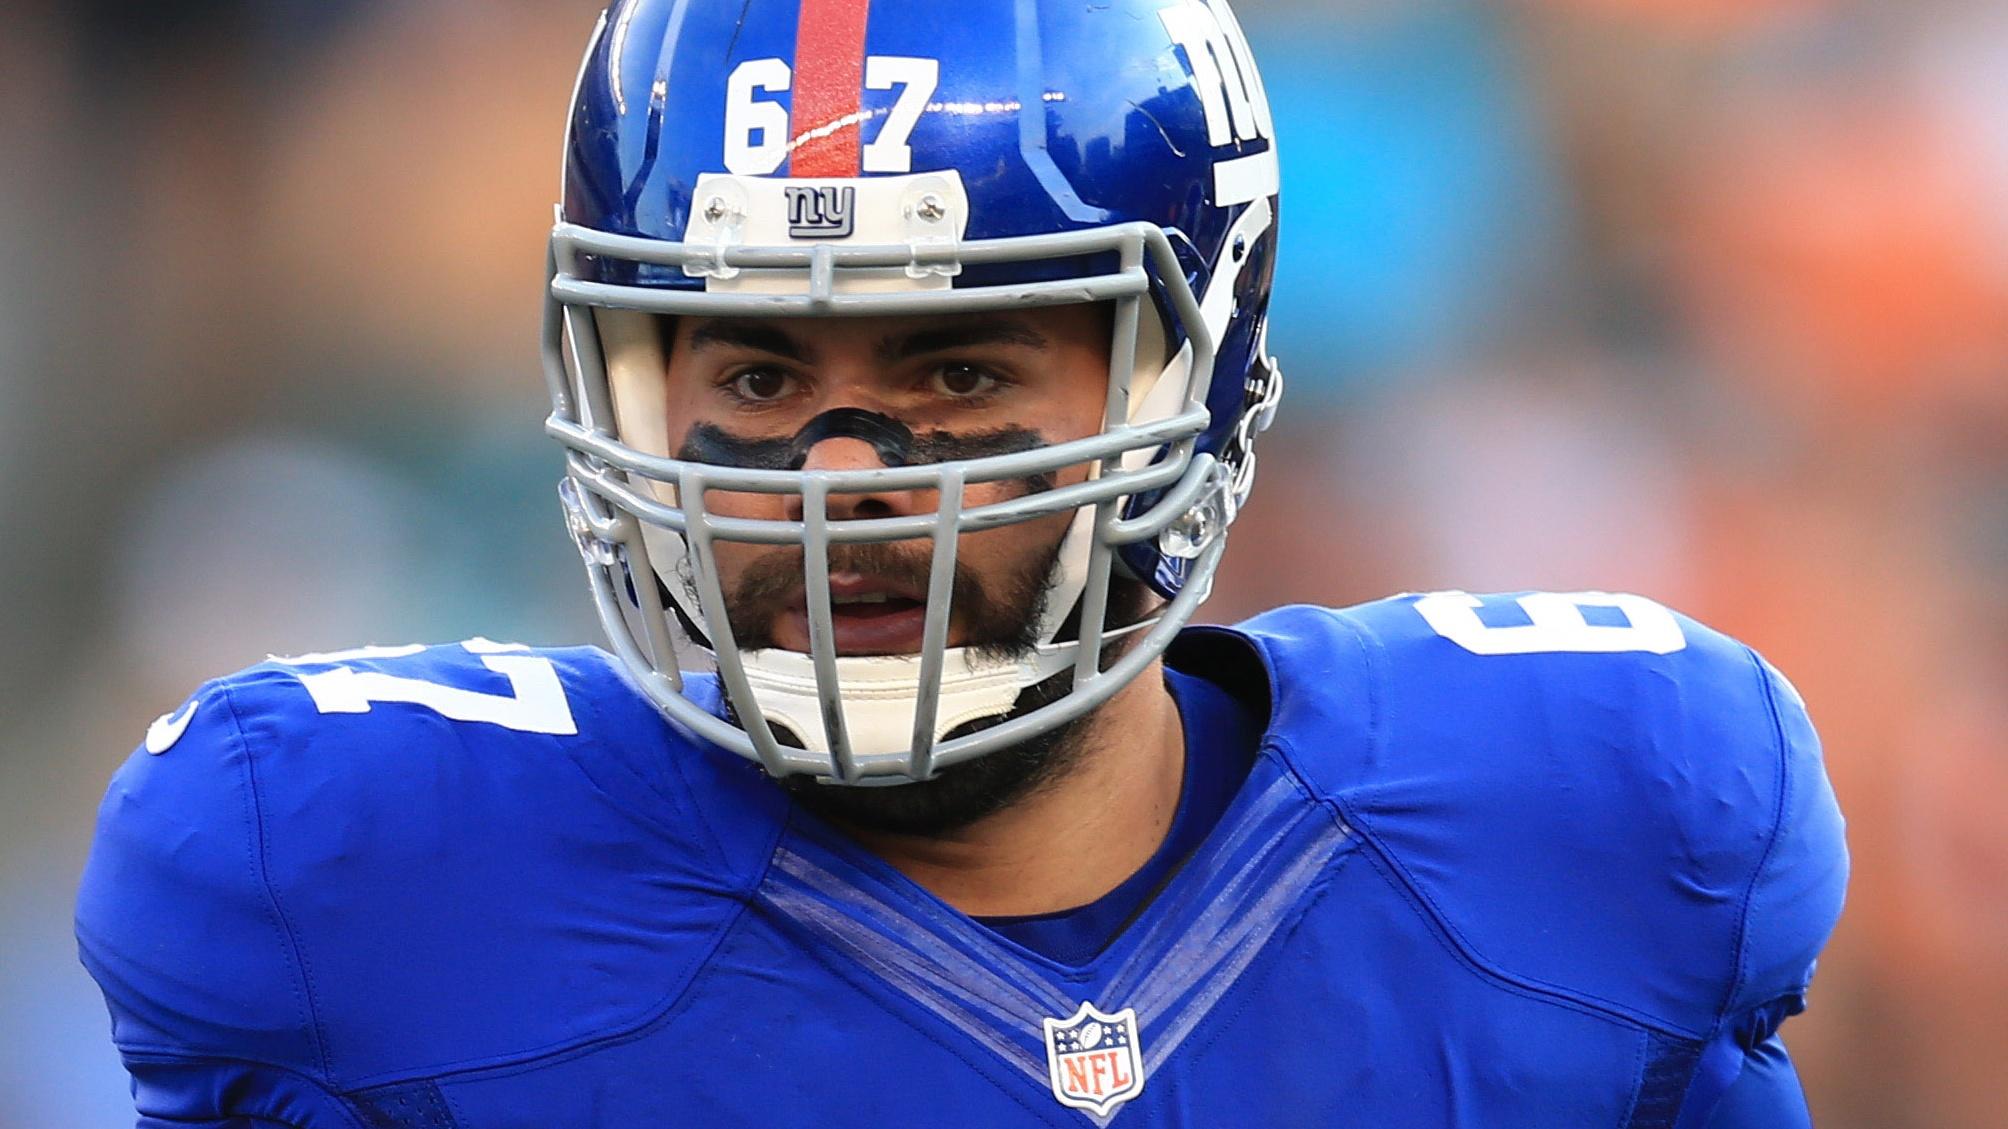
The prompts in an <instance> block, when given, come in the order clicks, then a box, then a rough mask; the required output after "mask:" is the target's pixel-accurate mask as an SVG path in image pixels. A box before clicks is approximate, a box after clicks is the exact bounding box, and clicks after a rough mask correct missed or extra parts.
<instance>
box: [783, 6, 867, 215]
mask: <svg viewBox="0 0 2008 1129" xmlns="http://www.w3.org/2000/svg"><path fill="white" fill-rule="evenodd" d="M871 6H872V5H871V0H802V17H801V23H800V25H799V27H798V29H797V30H796V32H795V98H794V112H793V114H792V115H791V117H790V120H789V123H788V125H789V132H790V133H791V134H793V142H794V152H793V153H792V154H790V164H789V171H790V174H791V175H793V176H856V175H858V172H859V171H860V165H861V163H862V153H863V149H864V135H863V131H862V129H861V124H862V123H861V121H860V116H861V115H860V111H861V110H862V109H863V108H864V85H865V20H866V17H867V16H869V15H870V13H871Z"/></svg>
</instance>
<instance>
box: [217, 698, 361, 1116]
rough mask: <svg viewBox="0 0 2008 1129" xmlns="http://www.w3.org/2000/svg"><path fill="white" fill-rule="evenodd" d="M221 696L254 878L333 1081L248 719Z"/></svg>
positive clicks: (232, 700) (326, 1072)
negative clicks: (233, 740) (273, 860)
mask: <svg viewBox="0 0 2008 1129" xmlns="http://www.w3.org/2000/svg"><path fill="white" fill-rule="evenodd" d="M217 693H218V696H219V697H221V698H222V700H223V707H224V710H225V712H226V713H228V714H229V716H230V726H231V729H232V730H233V731H235V733H236V735H237V748H238V751H239V752H241V753H242V754H243V755H244V783H245V805H246V807H247V809H248V813H247V814H249V816H250V818H251V831H252V836H251V844H250V846H251V855H252V867H251V869H252V876H253V878H254V879H255V880H256V881H257V883H258V887H259V889H261V890H263V891H264V893H265V897H266V900H267V902H268V903H269V906H270V909H271V912H272V919H273V925H274V926H275V928H276V930H277V932H278V933H279V936H280V939H281V940H282V941H283V942H284V943H285V945H286V948H287V950H288V951H290V952H291V954H292V957H293V967H294V968H295V969H296V970H297V971H298V972H299V976H300V987H299V992H300V1003H301V1005H302V1007H303V1008H304V1009H305V1011H306V1015H305V1018H306V1020H307V1030H308V1034H309V1035H310V1036H311V1037H312V1039H313V1041H314V1055H315V1058H316V1059H317V1060H318V1061H319V1063H320V1067H321V1076H322V1077H323V1078H326V1079H330V1080H332V1079H333V1078H334V1073H335V1072H334V1066H333V1064H332V1061H331V1059H330V1056H329V1054H328V1032H327V1028H326V1027H325V1026H324V1025H323V1024H322V1022H321V1016H320V1008H319V1006H318V1005H317V1004H316V1002H315V995H316V993H315V991H314V971H313V967H312V965H311V964H310V963H309V962H308V960H307V953H306V949H305V946H303V945H302V944H301V943H300V937H299V934H298V931H297V930H295V929H294V927H293V923H292V920H291V919H290V918H288V917H287V916H286V909H285V907H284V906H283V905H281V904H280V903H279V891H278V890H277V889H276V888H275V887H274V886H273V885H272V876H271V867H270V856H271V839H270V836H269V833H268V832H267V830H266V826H265V812H264V805H263V804H262V803H261V802H260V798H259V794H258V770H257V765H256V758H255V756H254V755H253V754H252V750H251V738H250V736H249V735H248V734H246V733H245V732H244V719H243V718H242V717H241V716H240V715H239V714H238V712H237V700H236V697H235V696H234V695H232V694H231V692H230V686H229V684H228V683H218V684H217Z"/></svg>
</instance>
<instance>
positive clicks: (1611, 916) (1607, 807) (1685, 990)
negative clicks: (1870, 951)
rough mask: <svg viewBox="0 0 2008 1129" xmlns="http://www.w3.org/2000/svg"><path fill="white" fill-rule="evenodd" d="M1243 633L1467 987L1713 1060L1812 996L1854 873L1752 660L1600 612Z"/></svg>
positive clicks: (1820, 788)
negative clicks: (1490, 984) (1688, 1048)
mask: <svg viewBox="0 0 2008 1129" xmlns="http://www.w3.org/2000/svg"><path fill="white" fill-rule="evenodd" d="M1245 630H1247V631H1248V633H1249V634H1250V636H1251V638H1253V639H1254V640H1255V642H1256V643H1257V645H1258V647H1259V648H1260V649H1261V650H1262V651H1263V653H1264V655H1265V658H1266V660H1267V663H1268V665H1269V668H1270V671H1271V677H1272V681H1273V682H1274V684H1275V685H1276V687H1277V689H1276V693H1277V703H1276V707H1275V708H1276V711H1277V713H1276V726H1275V730H1274V731H1273V732H1274V734H1275V735H1277V736H1280V738H1281V740H1282V742H1283V743H1284V744H1285V745H1286V746H1287V748H1288V751H1289V752H1290V754H1291V755H1292V758H1293V760H1294V761H1295V762H1296V763H1297V764H1298V765H1299V769H1300V771H1301V772H1303V773H1304V775H1305V776H1306V777H1307V778H1308V779H1309V780H1310V781H1311V782H1312V786H1313V787H1314V788H1316V789H1318V790H1320V791H1322V792H1323V793H1325V794H1326V795H1327V797H1328V798H1330V799H1331V800H1332V801H1333V802H1335V803H1336V804H1338V805H1339V807H1340V810H1341V811H1342V812H1343V813H1344V814H1345V815H1346V817H1347V819H1348V820H1349V821H1351V822H1352V823H1353V824H1354V826H1355V827H1356V828H1357V829H1358V830H1359V831H1360V832H1361V833H1362V834H1363V835H1365V836H1366V837H1367V839H1368V840H1369V841H1371V842H1372V843H1373V844H1374V845H1375V846H1376V847H1377V848H1378V849H1379V852H1380V854H1381V855H1382V856H1383V857H1384V858H1385V859H1386V861H1387V863H1388V865H1389V867H1390V869H1391V870H1392V872H1393V873H1394V874H1395V875H1396V876H1397V878H1398V880H1399V881H1400V882H1402V883H1403V884H1405V885H1406V886H1407V887H1408V888H1409V889H1410V890H1411V891H1412V893H1413V895H1414V897H1415V898H1416V899H1418V900H1419V902H1420V903H1421V904H1423V905H1424V906H1425V907H1427V911H1428V912H1429V913H1430V914H1431V916H1433V917H1434V918H1436V920H1437V921H1438V922H1439V923H1440V924H1441V926H1442V928H1443V929H1444V930H1445V932H1446V933H1447V934H1448V935H1449V937H1450V939H1451V940H1452V941H1453V943H1454V944H1455V945H1456V946H1457V947H1458V949H1459V950H1460V951H1461V952H1462V953H1463V954H1464V955H1465V957H1466V958H1467V959H1468V960H1470V961H1471V962H1472V963H1473V964H1475V965H1477V966H1479V967H1481V968H1482V969H1484V970H1485V971H1487V972H1488V973H1490V974H1492V975H1496V976H1500V977H1503V978H1506V979H1508V980H1512V981H1516V982H1519V983H1522V984H1525V985H1528V986H1530V987H1536V988H1541V989H1545V990H1551V991H1558V992H1562V993H1566V994H1568V995H1571V996H1573V997H1575V998H1577V999H1579V1000H1581V1001H1583V1002H1585V1003H1589V1004H1592V1005H1595V1006H1599V1007H1603V1008H1607V1009H1611V1010H1616V1011H1619V1012H1621V1013H1624V1014H1627V1015H1629V1016H1632V1017H1634V1018H1637V1019H1640V1020H1643V1021H1646V1022H1650V1023H1653V1024H1655V1025H1657V1026H1660V1027H1662V1028H1666V1029H1670V1030H1673V1031H1676V1032H1682V1033H1686V1034H1689V1035H1696V1036H1698V1035H1701V1034H1703V1033H1706V1032H1708V1031H1710V1030H1712V1029H1713V1028H1714V1026H1715V1025H1716V1024H1717V1022H1718V1020H1719V1019H1720V1018H1721V1017H1722V1016H1724V1015H1726V1014H1729V1013H1732V1012H1734V1011H1736V1010H1740V1009H1741V1008H1743V1007H1747V1006H1753V1005H1755V1004H1758V1003H1762V1002H1765V1001H1768V1000H1772V999H1777V998H1781V997H1792V996H1796V994H1797V993H1799V992H1802V991H1803V990H1804V988H1805V984H1806V980H1807V978H1808V977H1809V976H1810V975H1811V970H1812V963H1813V958H1814V956H1815V955H1816V954H1817V953H1818V951H1819V948H1820V946H1821V945H1822V944H1823V943H1824V941H1825V938H1826V935H1827V933H1828V931H1829V930H1830V929H1831V928H1832V925H1833V922H1834V919H1835V917H1836V916H1837V914H1838V912H1839V907H1840V896H1841V890H1842V887H1843V886H1844V885H1845V881H1846V850H1845V847H1844V845H1843V842H1842V838H1841V821H1840V816H1839V812H1838V809H1837V808H1836V806H1835V804H1834V800H1833V794H1832V791H1831V789H1830V788H1829V787H1828V784H1827V780H1826V776H1825V773H1824V771H1823V769H1822V767H1821V763H1820V757H1819V745H1818V740H1817V738H1816V737H1815V736H1814V735H1813V731H1812V728H1811V726H1810V724H1809V723H1808V722H1807V720H1806V716H1805V710H1804V707H1803V705H1802V704H1801V703H1800V702H1799V700H1798V696H1797V695H1796V694H1795V693H1793V692H1791V690H1790V688H1789V686H1788V685H1786V684H1785V683H1784V682H1783V680H1782V678H1780V677H1779V676H1778V675H1777V674H1776V672H1775V671H1773V670H1771V668H1770V667H1769V666H1768V665H1766V664H1765V663H1764V662H1763V661H1762V660H1761V659H1759V658H1758V657H1757V656H1756V654H1755V653H1754V652H1752V651H1751V650H1750V649H1749V648H1747V647H1745V646H1743V645H1742V644H1740V643H1738V642H1736V641H1735V640H1733V639H1730V638H1729V637H1727V636H1725V635H1722V634H1720V633H1719V632H1716V631H1713V630H1710V629H1709V628H1707V627H1704V626H1702V625H1701V624H1699V623H1697V622H1695V621H1694V620H1692V619H1688V618H1687V617H1685V616H1680V615H1678V614H1676V613H1674V612H1671V611H1668V610H1667V609H1665V608H1663V607H1661V606H1660V605H1658V604H1655V603H1652V602H1651V601H1649V600H1645V599H1643V598H1641V597H1637V596H1623V595H1613V594H1605V593H1578V594H1569V595H1563V594H1555V593H1517V594H1512V595H1505V596H1472V595H1468V594H1465V593H1437V594H1431V595H1426V596H1418V595H1410V596H1401V597H1396V598H1393V599H1390V600H1383V601H1380V602H1377V603H1373V604H1368V605H1364V606H1361V607H1357V608H1353V609H1348V610H1346V611H1338V612H1333V611H1325V610H1322V609H1286V610H1285V611H1283V612H1279V613H1274V614H1273V615H1272V616H1265V617H1262V618H1260V619H1257V620H1255V621H1253V622H1251V623H1250V624H1248V625H1246V627H1245ZM1673 939H1677V940H1673Z"/></svg>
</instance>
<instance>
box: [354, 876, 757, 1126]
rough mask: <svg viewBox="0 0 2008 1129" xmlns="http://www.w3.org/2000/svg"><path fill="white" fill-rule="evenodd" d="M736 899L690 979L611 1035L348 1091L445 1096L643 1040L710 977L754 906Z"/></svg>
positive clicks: (389, 1077)
mask: <svg viewBox="0 0 2008 1129" xmlns="http://www.w3.org/2000/svg"><path fill="white" fill-rule="evenodd" d="M737 900H738V901H739V908H738V909H736V910H734V911H733V912H732V915H731V916H730V917H729V918H727V919H726V920H725V922H724V923H723V924H722V925H721V926H720V927H719V928H718V930H717V932H716V934H715V935H714V937H713V939H712V941H711V945H710V947H709V948H707V949H706V950H705V951H704V952H703V953H702V955H700V956H697V957H695V958H693V959H692V960H691V963H690V964H689V966H688V968H687V971H685V972H683V973H682V975H684V976H685V977H687V978H686V979H685V980H684V981H683V983H682V984H681V985H680V986H679V987H678V988H677V989H676V990H675V991H673V992H670V993H669V994H668V995H667V996H665V997H664V998H663V999H662V1000H661V1001H660V1002H659V1003H658V1004H657V1005H656V1006H654V1007H651V1008H650V1009H648V1010H647V1011H646V1012H644V1013H642V1017H641V1018H640V1019H638V1020H635V1021H633V1022H630V1023H629V1024H627V1025H626V1026H622V1027H616V1028H614V1029H613V1030H611V1031H607V1032H603V1033H599V1034H590V1035H585V1036H579V1037H576V1038H573V1039H569V1040H560V1041H558V1042H555V1043H547V1044H545V1045H544V1046H541V1047H533V1048H531V1049H529V1050H525V1051H514V1052H510V1053H508V1054H504V1055H497V1056H494V1057H493V1058H491V1059H489V1060H487V1061H482V1060H474V1061H471V1062H458V1063H446V1064H444V1065H441V1066H433V1067H426V1068H423V1069H422V1070H421V1071H417V1072H414V1071H411V1070H402V1071H384V1072H382V1073H379V1074H375V1075H371V1076H369V1077H366V1078H361V1079H358V1080H357V1081H356V1083H355V1084H354V1085H353V1086H351V1087H349V1089H350V1090H366V1089H376V1088H378V1087H381V1086H392V1085H397V1084H400V1083H404V1082H417V1081H424V1080H430V1081H432V1082H435V1083H437V1084H439V1085H440V1087H441V1088H442V1092H443V1091H444V1087H445V1086H446V1085H448V1084H449V1083H458V1082H474V1081H482V1080H485V1079H490V1078H508V1077H512V1076H514V1075H517V1074H523V1073H526V1072H528V1071H532V1070H537V1069H540V1068H542V1067H545V1066H551V1065H554V1064H556V1063H560V1062H569V1061H571V1060H572V1059H575V1058H579V1057H582V1056H584V1055H588V1054H592V1053H594V1052H596V1051H599V1050H603V1049H605V1048H607V1047H611V1046H619V1045H621V1044H623V1043H628V1042H632V1041H634V1040H636V1039H639V1038H643V1037H645V1036H647V1035H648V1034H649V1033H650V1032H652V1031H653V1030H654V1029H655V1028H657V1027H658V1026H660V1025H661V1024H662V1023H664V1022H665V1021H666V1020H668V1019H669V1018H671V1017H672V1016H673V1014H674V1013H675V1012H676V1010H677V1008H678V1006H679V1005H680V1004H682V1003H684V1002H685V1001H686V1000H688V999H689V998H690V996H691V994H692V991H693V990H694V989H695V988H696V986H697V984H698V983H699V982H700V981H702V980H703V979H704V978H705V977H706V976H708V975H709V974H710V971H711V963H712V961H713V960H714V959H715V958H716V957H717V955H718V950H719V949H720V948H721V947H723V945H724V943H725V938H726V937H728V936H730V935H731V934H732V931H733V930H734V929H736V928H738V926H739V922H740V920H741V919H743V918H744V917H745V916H746V911H747V909H748V908H750V906H751V904H752V903H751V900H750V899H744V898H742V899H737Z"/></svg>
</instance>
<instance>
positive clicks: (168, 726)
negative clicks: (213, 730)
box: [146, 701, 195, 756]
mask: <svg viewBox="0 0 2008 1129" xmlns="http://www.w3.org/2000/svg"><path fill="white" fill-rule="evenodd" d="M194 720H195V703H194V702H193V701H191V702H189V703H188V704H187V705H185V706H183V707H181V712H180V713H178V714H174V713H164V714H161V715H160V716H159V717H157V718H154V719H153V724H152V725H149V726H147V727H146V751H147V752H149V753H152V754H153V755H154V756H159V755H160V754H162V753H164V752H166V751H168V750H169V749H172V748H174V743H175V742H176V741H179V740H181V735H182V734H183V733H184V732H186V731H187V730H188V723H189V722H191V721H194Z"/></svg>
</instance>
